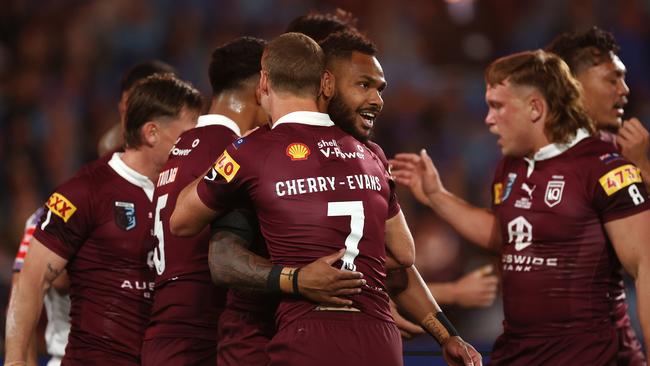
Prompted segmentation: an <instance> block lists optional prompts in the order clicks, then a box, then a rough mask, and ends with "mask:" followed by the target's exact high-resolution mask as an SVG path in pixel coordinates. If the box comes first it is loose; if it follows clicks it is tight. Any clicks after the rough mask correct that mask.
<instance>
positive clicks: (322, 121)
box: [271, 111, 334, 129]
mask: <svg viewBox="0 0 650 366" xmlns="http://www.w3.org/2000/svg"><path fill="white" fill-rule="evenodd" d="M283 123H299V124H301V125H310V126H323V127H330V126H334V122H332V120H331V119H330V116H329V115H328V114H326V113H320V112H307V111H298V112H291V113H289V114H285V115H284V116H282V117H280V118H279V119H278V120H277V121H276V122H275V123H274V124H273V127H271V129H273V128H276V127H277V126H278V125H281V124H283Z"/></svg>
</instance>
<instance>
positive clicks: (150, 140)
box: [140, 121, 160, 146]
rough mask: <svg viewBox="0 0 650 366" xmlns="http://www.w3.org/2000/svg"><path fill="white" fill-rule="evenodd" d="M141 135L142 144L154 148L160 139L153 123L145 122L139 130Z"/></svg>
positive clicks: (158, 131) (158, 129)
mask: <svg viewBox="0 0 650 366" xmlns="http://www.w3.org/2000/svg"><path fill="white" fill-rule="evenodd" d="M140 132H141V134H142V143H143V144H145V145H148V146H154V145H155V144H156V143H157V142H158V139H159V138H160V128H159V127H158V124H157V123H156V122H153V121H149V122H145V124H144V125H142V127H141V128H140Z"/></svg>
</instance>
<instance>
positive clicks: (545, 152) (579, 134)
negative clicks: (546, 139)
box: [524, 128, 589, 177]
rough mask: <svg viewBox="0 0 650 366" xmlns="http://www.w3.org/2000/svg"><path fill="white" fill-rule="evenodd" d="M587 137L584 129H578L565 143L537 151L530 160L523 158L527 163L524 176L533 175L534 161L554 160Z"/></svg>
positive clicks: (587, 133)
mask: <svg viewBox="0 0 650 366" xmlns="http://www.w3.org/2000/svg"><path fill="white" fill-rule="evenodd" d="M587 137H589V132H588V131H587V130H586V129H584V128H580V129H578V131H576V135H575V137H574V138H573V139H572V140H571V141H569V142H567V143H554V144H548V145H546V146H544V147H542V148H541V149H539V151H537V152H536V153H535V155H534V156H533V158H532V159H530V158H526V157H525V158H524V160H525V161H526V163H528V171H527V174H526V176H528V177H530V175H531V174H532V173H533V170H534V169H535V162H536V161H542V160H548V159H551V158H554V157H556V156H558V155H560V154H562V153H563V152H565V151H567V150H569V149H570V148H572V147H574V146H575V145H576V144H577V143H578V142H580V141H582V140H584V139H586V138H587Z"/></svg>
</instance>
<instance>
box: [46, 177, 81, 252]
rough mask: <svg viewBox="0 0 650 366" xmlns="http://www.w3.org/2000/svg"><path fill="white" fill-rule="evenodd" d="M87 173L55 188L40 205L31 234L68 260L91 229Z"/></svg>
mask: <svg viewBox="0 0 650 366" xmlns="http://www.w3.org/2000/svg"><path fill="white" fill-rule="evenodd" d="M90 186H91V184H90V182H89V179H88V176H87V175H81V176H76V177H74V178H72V179H71V180H69V181H67V182H66V183H64V184H63V185H61V186H60V187H58V188H57V189H56V191H55V192H54V193H52V195H51V196H50V198H48V200H47V201H46V202H45V205H44V210H45V211H44V213H43V216H42V218H41V221H40V223H39V224H38V225H37V226H36V229H35V231H34V237H35V238H36V239H38V240H39V241H40V242H41V243H43V245H45V246H46V247H47V248H48V249H50V250H51V251H53V252H55V253H56V254H57V255H59V256H61V257H62V258H65V259H67V260H69V259H70V258H71V257H72V256H73V255H74V254H75V253H76V252H77V251H78V250H79V248H80V247H81V245H82V244H83V243H84V242H85V240H86V238H87V237H88V235H89V233H90V232H91V230H92V217H91V215H92V206H91V197H92V194H91V192H92V189H91V187H90Z"/></svg>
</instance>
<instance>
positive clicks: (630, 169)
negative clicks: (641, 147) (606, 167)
mask: <svg viewBox="0 0 650 366" xmlns="http://www.w3.org/2000/svg"><path fill="white" fill-rule="evenodd" d="M598 182H600V185H601V186H602V187H603V189H604V190H605V193H607V195H608V196H611V195H613V194H614V193H616V192H618V191H619V190H621V189H623V188H625V187H627V186H629V185H630V184H634V183H641V182H642V180H641V173H640V172H639V168H637V167H635V166H634V165H632V164H625V165H622V166H619V167H618V168H616V169H612V170H610V171H609V172H608V173H607V174H605V175H603V176H602V177H600V179H598Z"/></svg>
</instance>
